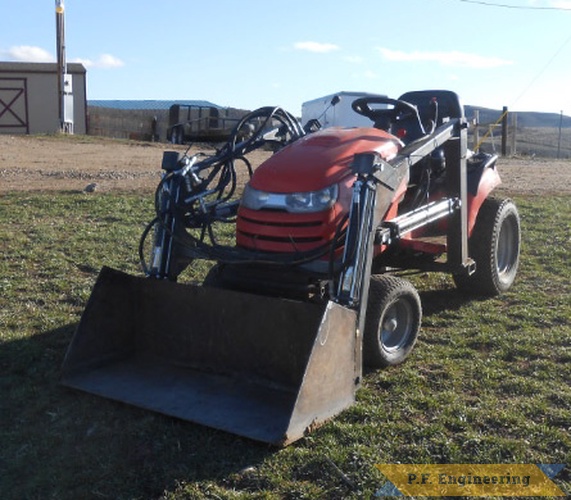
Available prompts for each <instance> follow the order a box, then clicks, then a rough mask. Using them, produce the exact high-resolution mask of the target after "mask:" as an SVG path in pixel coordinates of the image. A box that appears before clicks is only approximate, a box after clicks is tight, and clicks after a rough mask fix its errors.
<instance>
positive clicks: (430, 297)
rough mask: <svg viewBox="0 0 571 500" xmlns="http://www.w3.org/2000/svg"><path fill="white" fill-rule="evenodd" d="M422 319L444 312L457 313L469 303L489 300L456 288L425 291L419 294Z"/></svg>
mask: <svg viewBox="0 0 571 500" xmlns="http://www.w3.org/2000/svg"><path fill="white" fill-rule="evenodd" d="M419 295H420V300H421V302H422V314H423V316H424V317H427V318H428V317H430V316H436V315H438V314H440V313H442V312H444V311H457V310H458V309H460V308H462V307H464V306H465V305H466V304H469V303H470V302H476V301H480V302H481V301H485V300H489V297H483V296H478V295H473V294H467V293H463V292H461V291H460V290H458V289H457V288H446V289H442V290H426V291H421V292H419Z"/></svg>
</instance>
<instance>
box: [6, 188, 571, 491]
mask: <svg viewBox="0 0 571 500" xmlns="http://www.w3.org/2000/svg"><path fill="white" fill-rule="evenodd" d="M515 201H516V202H517V204H518V207H519V209H520V212H521V217H522V225H523V242H522V245H523V246H522V262H521V270H520V273H519V277H518V279H517V282H516V285H515V286H514V287H513V289H512V290H510V291H509V292H508V293H507V294H505V295H504V296H502V297H500V298H494V299H487V300H482V299H474V300H470V299H469V298H467V297H463V296H461V295H459V294H458V293H457V292H456V290H455V289H454V287H453V285H452V281H451V279H450V278H449V277H448V276H446V275H442V274H420V275H416V276H412V277H411V280H413V282H414V283H415V285H416V286H417V287H418V289H419V290H420V292H421V297H422V300H423V306H424V320H423V328H422V332H421V337H420V340H419V343H418V345H417V347H416V349H415V351H414V352H413V354H412V356H411V358H410V359H409V360H408V361H407V362H406V363H405V364H404V365H402V366H399V367H395V368H393V369H389V370H385V371H379V372H373V373H368V374H367V375H366V376H365V380H364V384H363V387H362V389H361V390H360V391H359V393H358V398H357V403H356V404H355V405H354V406H353V407H351V408H350V409H348V410H347V411H345V412H344V413H342V414H341V415H339V416H338V417H337V418H335V419H334V420H332V421H331V422H330V423H328V424H326V425H325V426H324V427H322V428H321V429H319V430H317V431H315V432H314V433H312V434H311V435H310V436H308V437H307V438H305V439H303V440H301V441H299V442H297V443H296V444H294V445H292V446H290V447H288V448H285V449H283V450H276V449H274V448H271V447H268V446H265V445H261V444H258V443H254V442H251V441H249V440H247V439H242V438H239V437H236V436H233V435H229V434H225V433H223V432H219V431H215V430H212V429H208V428H205V427H201V426H198V425H194V424H192V423H188V422H183V421H179V420H175V419H171V418H168V417H164V416H161V415H158V414H154V413H150V412H146V411H144V410H142V409H138V408H133V407H130V406H126V405H122V404H119V403H115V402H112V401H108V400H105V399H101V398H97V397H95V396H91V395H87V394H83V393H78V392H75V391H71V390H68V389H65V388H63V387H61V386H60V385H59V373H60V367H61V363H62V361H63V357H64V355H65V351H66V348H67V345H68V343H69V341H70V339H71V336H72V334H73V331H74V328H75V326H76V325H77V322H78V320H79V317H80V314H81V312H82V310H83V307H84V305H85V302H86V300H87V298H88V297H89V294H90V291H91V287H92V286H93V284H94V282H95V279H96V276H97V273H98V270H99V269H100V268H101V266H103V265H108V266H111V267H114V268H116V269H120V270H124V271H127V272H129V273H139V272H140V271H139V267H138V259H137V244H138V239H139V236H140V233H141V231H142V230H143V227H144V223H145V222H146V221H147V220H149V219H150V218H151V217H152V204H151V201H150V197H148V196H139V195H113V194H97V195H87V196H86V195H83V194H58V195H55V196H54V195H53V194H28V193H17V194H16V193H14V194H7V195H4V196H3V197H2V198H1V199H0V241H1V242H2V243H1V245H2V253H1V257H0V391H1V394H2V397H1V398H0V418H1V424H2V425H1V429H0V443H1V446H0V493H1V496H2V498H3V499H4V498H7V499H10V498H13V499H22V498H30V499H35V498H38V499H51V498H54V499H68V498H69V499H76V498H82V499H90V498H93V499H98V498H112V499H135V498H139V499H149V498H166V499H183V498H184V499H190V498H216V499H218V498H223V499H233V498H257V499H274V498H280V499H282V498H284V499H303V498H324V499H335V498H340V499H341V498H369V497H371V495H372V494H374V492H375V491H376V490H377V489H379V488H380V487H381V486H382V484H383V483H384V482H385V478H384V477H383V476H382V474H381V473H380V472H379V471H378V470H377V469H376V468H375V467H374V464H376V463H399V462H401V463H566V464H571V437H570V436H571V301H570V300H569V283H570V282H571V270H570V266H569V254H570V251H571V204H570V200H569V198H568V197H565V196H560V197H557V196H552V197H549V198H537V197H527V198H519V197H516V199H515ZM203 273H204V268H200V269H199V271H197V274H196V275H193V274H190V276H189V278H190V279H198V278H199V277H200V275H201V274H203ZM556 483H557V484H558V485H559V486H560V487H561V488H562V489H563V490H564V491H566V492H567V493H571V476H570V473H569V469H566V470H565V471H564V472H563V473H562V474H561V475H560V476H558V478H557V479H556Z"/></svg>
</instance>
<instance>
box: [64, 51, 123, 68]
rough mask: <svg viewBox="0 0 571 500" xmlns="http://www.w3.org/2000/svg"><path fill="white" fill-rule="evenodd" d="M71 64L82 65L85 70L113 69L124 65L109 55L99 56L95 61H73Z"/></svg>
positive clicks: (79, 59) (80, 59) (78, 59)
mask: <svg viewBox="0 0 571 500" xmlns="http://www.w3.org/2000/svg"><path fill="white" fill-rule="evenodd" d="M73 62H78V63H81V64H83V65H84V66H85V67H86V68H100V69H113V68H120V67H122V66H125V63H124V62H123V61H122V60H121V59H119V58H118V57H115V56H112V55H111V54H101V55H100V56H99V57H98V58H97V59H96V60H95V61H94V60H92V59H82V58H77V59H74V60H73Z"/></svg>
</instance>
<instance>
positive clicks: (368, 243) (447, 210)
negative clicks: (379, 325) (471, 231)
mask: <svg viewBox="0 0 571 500" xmlns="http://www.w3.org/2000/svg"><path fill="white" fill-rule="evenodd" d="M466 134H467V131H466V124H465V122H463V121H462V120H459V119H455V120H451V121H450V122H448V123H445V124H443V125H441V126H440V127H439V128H438V129H436V130H435V131H434V132H433V133H432V134H430V135H428V136H425V137H423V138H422V139H421V140H419V141H415V142H413V143H411V144H409V145H408V146H407V147H405V148H404V149H403V150H402V151H401V153H400V154H399V155H398V156H397V157H396V158H394V159H393V160H391V161H389V162H386V161H383V160H382V159H381V158H380V157H379V156H378V155H376V154H374V153H362V154H360V155H356V156H355V158H354V160H353V163H352V170H353V173H354V174H355V176H356V180H355V183H354V185H353V198H352V202H351V209H350V214H349V221H350V222H349V225H348V229H347V235H346V240H345V250H344V254H343V265H342V272H341V275H340V277H339V285H338V290H337V295H336V297H335V299H334V300H335V301H336V302H338V303H339V304H342V305H344V306H347V307H350V308H354V309H358V311H359V331H363V328H364V322H365V309H366V304H367V298H368V289H369V281H370V277H371V263H372V259H373V248H374V245H375V244H379V243H386V244H389V243H391V242H392V241H394V240H395V239H398V238H399V237H400V236H401V235H403V234H405V233H407V232H410V231H411V230H413V229H415V228H417V227H420V226H422V225H426V224H429V223H431V222H434V221H436V220H438V219H440V218H442V217H444V216H449V217H450V218H451V223H450V228H449V231H448V237H447V238H448V252H449V254H448V261H447V268H448V269H449V270H452V271H454V272H456V273H459V274H460V273H468V272H470V271H471V268H472V267H473V262H472V260H471V259H470V258H469V257H468V230H467V212H466V209H465V207H466V205H467V202H466V198H467V191H466V182H465V179H466V175H465V173H466V154H467V140H466ZM441 146H444V147H446V148H447V154H448V157H449V167H448V172H447V175H448V185H447V187H448V197H447V198H446V199H444V200H442V201H440V202H439V203H436V204H429V205H425V206H422V207H420V208H419V209H417V210H414V211H412V212H410V213H406V214H403V215H402V216H399V217H398V218H397V219H393V220H392V221H381V220H380V219H381V217H382V214H384V213H385V212H386V210H387V209H388V207H389V205H390V203H391V201H392V196H393V193H394V191H395V189H396V188H397V187H398V185H399V184H400V182H401V181H402V179H403V178H404V177H405V175H406V173H407V172H408V170H409V169H410V168H411V167H413V166H414V165H415V164H416V163H417V162H419V161H421V160H422V159H423V158H425V157H426V156H427V155H429V154H431V153H432V151H434V150H436V149H437V148H439V147H441ZM375 214H377V215H375ZM379 214H381V215H379Z"/></svg>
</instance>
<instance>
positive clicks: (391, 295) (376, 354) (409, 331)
mask: <svg viewBox="0 0 571 500" xmlns="http://www.w3.org/2000/svg"><path fill="white" fill-rule="evenodd" d="M421 316H422V306H421V304H420V297H419V296H418V292H417V291H416V289H415V288H414V286H412V284H411V283H410V282H408V281H406V280H404V279H402V278H398V277H396V276H387V275H374V276H371V282H370V287H369V300H368V303H367V313H366V321H365V332H364V334H363V362H364V364H365V365H366V366H369V367H371V368H383V367H387V366H393V365H398V364H399V363H402V362H403V361H404V360H405V359H406V358H407V357H408V355H409V354H410V352H411V351H412V349H413V347H414V344H415V343H416V339H417V338H418V332H419V331H420V321H421Z"/></svg>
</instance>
